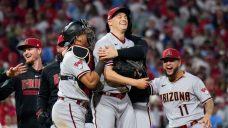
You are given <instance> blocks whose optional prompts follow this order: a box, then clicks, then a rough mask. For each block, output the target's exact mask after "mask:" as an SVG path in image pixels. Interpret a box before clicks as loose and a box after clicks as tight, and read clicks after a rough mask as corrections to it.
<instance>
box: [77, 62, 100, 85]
mask: <svg viewBox="0 0 228 128" xmlns="http://www.w3.org/2000/svg"><path fill="white" fill-rule="evenodd" d="M103 71H104V62H102V61H99V62H98V63H97V65H96V67H95V70H94V71H90V72H88V73H86V74H85V75H83V76H81V77H80V78H79V80H80V81H81V82H82V83H83V84H84V85H86V87H88V88H89V89H94V88H95V87H96V86H97V83H98V82H99V81H100V76H101V74H102V73H103Z"/></svg>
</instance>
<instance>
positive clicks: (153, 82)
mask: <svg viewBox="0 0 228 128" xmlns="http://www.w3.org/2000/svg"><path fill="white" fill-rule="evenodd" d="M149 85H150V89H151V94H152V95H157V94H158V93H159V92H158V87H159V79H158V78H155V79H153V80H151V81H150V83H149Z"/></svg>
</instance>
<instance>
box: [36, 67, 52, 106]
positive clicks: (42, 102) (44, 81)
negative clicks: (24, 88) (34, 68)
mask: <svg viewBox="0 0 228 128" xmlns="http://www.w3.org/2000/svg"><path fill="white" fill-rule="evenodd" d="M48 77H51V76H47V72H46V70H43V72H42V73H41V83H40V89H39V95H38V99H37V109H40V108H42V109H43V110H46V109H47V105H48V99H49V96H50V90H49V88H48V86H50V82H49V80H48Z"/></svg>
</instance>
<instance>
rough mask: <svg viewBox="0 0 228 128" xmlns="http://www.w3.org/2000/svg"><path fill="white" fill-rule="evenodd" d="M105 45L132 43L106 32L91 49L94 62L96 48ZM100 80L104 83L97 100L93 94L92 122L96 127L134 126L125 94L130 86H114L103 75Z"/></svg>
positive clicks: (123, 127)
mask: <svg viewBox="0 0 228 128" xmlns="http://www.w3.org/2000/svg"><path fill="white" fill-rule="evenodd" d="M105 46H113V47H114V48H116V49H121V48H129V47H132V46H134V43H133V42H132V41H131V40H128V39H127V38H125V42H121V41H120V40H119V39H118V38H117V37H116V36H115V35H113V34H112V33H107V34H106V35H105V36H104V37H103V38H101V39H100V40H99V41H98V42H97V43H96V45H95V48H94V51H93V54H94V57H95V63H97V62H98V60H99V57H98V55H97V52H98V49H99V48H100V47H102V48H104V47H105ZM112 62H113V61H112V60H111V61H108V62H106V65H105V66H112ZM100 80H101V83H102V84H103V85H104V88H103V90H102V91H100V92H99V94H100V95H101V98H100V100H99V102H98V101H95V100H94V99H96V97H95V96H93V100H94V102H95V103H93V105H92V111H93V116H94V120H93V122H94V124H95V125H96V128H114V127H115V128H135V127H136V121H135V114H134V110H133V107H132V103H131V101H130V99H129V97H128V94H127V92H128V90H129V89H130V86H119V87H115V86H113V85H112V84H111V83H109V82H107V81H106V80H105V79H104V76H103V75H102V76H101V79H100ZM95 104H96V105H95Z"/></svg>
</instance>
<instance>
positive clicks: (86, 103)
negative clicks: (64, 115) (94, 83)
mask: <svg viewBox="0 0 228 128" xmlns="http://www.w3.org/2000/svg"><path fill="white" fill-rule="evenodd" d="M58 99H60V100H63V101H64V100H65V99H71V100H73V101H75V103H76V104H78V105H80V106H82V107H84V108H86V109H87V108H89V102H88V101H85V100H78V99H73V98H68V97H58Z"/></svg>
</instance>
